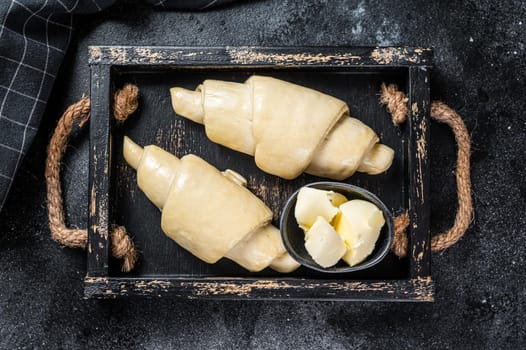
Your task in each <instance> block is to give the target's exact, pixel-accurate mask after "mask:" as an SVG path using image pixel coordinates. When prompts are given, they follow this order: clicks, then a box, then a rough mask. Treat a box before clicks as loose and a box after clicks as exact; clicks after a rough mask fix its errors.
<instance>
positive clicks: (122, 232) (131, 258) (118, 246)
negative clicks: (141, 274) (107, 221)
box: [111, 226, 138, 272]
mask: <svg viewBox="0 0 526 350" xmlns="http://www.w3.org/2000/svg"><path fill="white" fill-rule="evenodd" d="M111 254H112V255H113V256H114V257H116V258H117V259H122V271H123V272H129V271H131V270H132V269H133V267H134V266H135V263H136V262H137V258H138V255H137V250H135V245H134V244H133V241H132V240H131V239H130V237H129V236H128V233H127V232H126V229H125V228H124V226H116V227H115V228H113V231H111Z"/></svg>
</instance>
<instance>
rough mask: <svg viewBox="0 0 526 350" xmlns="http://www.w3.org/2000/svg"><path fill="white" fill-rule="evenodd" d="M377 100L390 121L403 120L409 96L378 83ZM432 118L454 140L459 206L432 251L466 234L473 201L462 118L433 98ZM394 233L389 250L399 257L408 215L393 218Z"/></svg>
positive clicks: (403, 251) (404, 247) (405, 244)
mask: <svg viewBox="0 0 526 350" xmlns="http://www.w3.org/2000/svg"><path fill="white" fill-rule="evenodd" d="M380 103H381V104H383V105H385V106H386V108H387V111H388V112H389V113H391V116H392V118H393V123H394V124H395V125H399V124H401V123H403V122H405V121H406V119H407V111H408V106H407V103H408V99H407V97H406V95H405V94H404V93H403V92H402V91H399V90H398V87H397V86H396V85H394V84H391V85H389V86H386V85H385V84H382V86H381V96H380ZM430 115H431V118H433V119H434V120H436V121H438V122H441V123H445V124H447V125H448V126H449V127H450V128H451V130H452V131H453V134H454V135H455V140H456V142H457V147H458V149H457V168H456V170H455V176H456V183H457V196H458V208H457V213H456V216H455V222H454V224H453V226H452V227H451V228H450V229H449V230H447V231H444V232H442V233H440V234H437V235H435V236H433V238H432V239H431V250H432V251H440V250H444V249H447V248H449V247H451V246H452V245H453V244H455V243H456V242H458V240H459V239H460V238H462V236H463V235H464V234H465V233H466V230H467V229H468V227H469V224H470V222H471V220H472V218H473V203H472V199H471V175H470V162H469V158H470V152H471V141H470V137H469V134H468V130H467V129H466V125H465V124H464V121H463V120H462V117H460V115H458V113H457V112H455V110H453V109H452V108H451V107H449V106H447V105H446V104H444V103H443V102H439V101H432V102H431V109H430ZM394 224H395V233H394V239H393V244H392V246H391V249H392V251H393V252H394V253H395V254H396V255H397V256H398V257H400V258H402V257H405V256H406V255H407V249H408V238H407V234H406V229H407V227H408V226H409V215H408V214H407V213H404V214H402V215H400V216H397V217H395V220H394Z"/></svg>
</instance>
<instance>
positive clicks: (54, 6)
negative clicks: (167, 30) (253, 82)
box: [0, 0, 233, 210]
mask: <svg viewBox="0 0 526 350" xmlns="http://www.w3.org/2000/svg"><path fill="white" fill-rule="evenodd" d="M232 1H233V0H145V2H147V3H150V4H151V5H153V6H157V7H162V8H175V9H178V8H179V9H180V8H186V9H191V8H193V9H206V8H209V7H211V6H215V5H220V4H224V3H227V2H232ZM114 2H116V0H0V23H1V24H0V210H2V207H3V205H4V202H5V200H6V197H7V194H8V192H9V188H10V187H11V184H12V182H13V178H14V177H15V175H16V171H17V169H18V167H19V166H20V163H21V161H22V159H23V157H24V153H25V152H27V150H28V148H29V146H30V145H31V142H32V140H33V138H34V137H35V134H36V132H37V128H38V126H39V124H40V119H41V117H42V114H43V113H44V109H45V106H46V102H47V100H48V97H49V94H50V93H51V87H52V85H53V82H54V80H55V77H56V75H57V72H58V69H59V67H60V63H61V62H62V59H63V57H64V53H65V51H66V49H67V47H68V44H69V41H70V38H71V32H72V30H73V28H72V15H73V14H75V13H95V12H98V11H101V10H103V9H104V8H107V7H108V6H110V5H112V4H113V3H114Z"/></svg>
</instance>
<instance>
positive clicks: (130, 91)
mask: <svg viewBox="0 0 526 350" xmlns="http://www.w3.org/2000/svg"><path fill="white" fill-rule="evenodd" d="M113 99H114V105H113V117H114V118H115V119H116V120H117V121H118V122H119V123H123V122H124V121H126V119H128V117H129V116H130V115H131V114H132V113H133V112H135V110H137V107H139V88H138V87H137V86H135V85H132V84H126V85H124V87H123V88H122V89H120V90H117V91H116V92H115V95H114V96H113Z"/></svg>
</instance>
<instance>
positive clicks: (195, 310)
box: [0, 0, 526, 349]
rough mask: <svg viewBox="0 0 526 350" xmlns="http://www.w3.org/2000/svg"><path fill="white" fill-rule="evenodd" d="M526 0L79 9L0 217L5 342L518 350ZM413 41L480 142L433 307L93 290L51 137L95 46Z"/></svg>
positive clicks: (83, 210)
mask: <svg viewBox="0 0 526 350" xmlns="http://www.w3.org/2000/svg"><path fill="white" fill-rule="evenodd" d="M525 21H526V3H525V2H523V1H507V2H498V1H489V0H483V1H463V2H460V1H455V2H453V1H427V2H422V1H414V0H413V1H404V2H393V1H379V0H376V1H312V2H303V1H292V0H291V1H278V0H269V1H248V2H245V3H241V4H239V5H238V6H233V7H225V8H222V9H219V10H216V11H211V12H204V13H193V12H182V13H181V12H180V13H177V12H168V11H152V10H150V9H148V8H145V7H142V5H140V4H135V3H132V4H126V5H118V6H117V7H114V8H112V9H110V10H108V11H105V12H104V13H102V14H98V15H93V16H86V17H79V18H77V27H78V28H79V30H78V31H77V33H76V35H75V37H74V38H73V43H72V46H71V49H70V50H69V52H68V55H67V58H66V61H65V63H64V65H63V67H62V70H61V73H60V75H59V77H58V80H57V84H56V87H55V89H54V92H53V97H52V99H51V101H50V103H49V105H48V108H47V112H46V116H45V121H44V123H43V125H42V128H41V130H40V132H39V136H38V137H37V140H36V142H35V143H34V145H33V147H32V149H31V151H30V152H29V154H28V155H27V157H26V160H25V162H24V164H23V166H22V168H21V169H20V172H19V176H18V178H17V180H16V182H15V185H14V187H13V189H12V192H11V197H10V199H9V200H8V203H7V205H6V207H5V209H4V211H3V212H2V213H1V214H0V266H1V268H0V347H1V348H22V347H28V348H85V347H93V348H98V349H106V348H108V349H109V348H112V349H116V348H125V349H132V348H165V347H191V348H204V347H207V348H220V347H221V348H223V347H224V348H247V347H253V348H267V347H270V348H286V347H294V348H309V347H310V348H336V349H340V348H341V349H343V348H380V347H382V348H383V347H390V348H408V347H411V348H413V347H414V348H424V347H425V348H440V349H443V348H521V345H523V344H524V343H525V342H526V333H525V331H524V317H523V314H524V312H525V311H526V310H525V307H526V287H525V286H526V284H525V282H526V274H525V273H524V268H525V261H524V258H525V256H526V244H525V243H526V242H525V235H526V233H525V229H524V227H525V225H526V216H525V213H526V206H525V204H524V198H525V197H526V181H525V179H526V173H525V167H524V161H525V160H526V159H525V158H526V157H525V146H524V139H525V131H526V118H524V116H523V113H524V110H525V108H526V102H525V101H526V100H525V99H524V92H525V87H526V83H525V78H526V63H525V62H526V60H525V58H526V57H525V56H526V51H525V48H524V45H525V41H526V35H525V27H526V23H524V22H525ZM90 44H131V45H142V44H144V45H192V46H195V45H208V46H214V45H411V46H432V47H434V48H435V62H436V66H435V69H434V72H433V75H432V95H433V98H435V99H441V100H444V101H445V102H447V103H448V104H449V105H451V106H452V107H454V108H456V109H457V110H458V111H459V112H460V114H461V115H462V116H464V118H465V121H466V124H467V127H468V129H469V130H470V132H471V134H472V137H473V158H472V166H473V170H472V176H473V199H474V203H475V209H476V216H475V220H474V222H473V224H472V227H471V229H470V230H469V231H468V233H467V235H466V236H465V237H464V238H463V239H462V240H461V241H460V243H458V244H457V245H456V246H455V247H453V248H452V249H450V250H448V251H446V252H444V253H440V254H433V261H432V269H433V276H434V279H435V281H436V285H437V288H436V302H435V303H433V304H375V303H335V302H332V303H331V302H210V301H177V300H169V299H162V300H139V299H137V300H125V299H124V300H117V301H95V300H83V299H82V291H83V290H82V288H83V284H82V278H83V276H84V274H85V254H84V252H82V251H78V250H71V249H60V248H59V247H58V246H57V244H56V243H54V242H53V241H51V239H50V238H49V229H48V227H47V219H46V210H45V203H46V199H45V184H44V158H45V149H46V142H47V140H48V138H49V136H50V133H51V130H52V128H53V127H54V125H55V123H56V120H57V118H58V116H59V115H60V114H61V112H62V111H63V110H64V109H65V107H66V106H67V105H68V104H70V103H72V102H73V101H75V100H76V99H78V98H79V97H80V96H81V95H82V94H85V93H87V92H88V91H89V89H88V86H89V78H88V66H87V64H86V61H87V46H88V45H90ZM431 137H432V141H431V175H432V178H433V181H432V182H431V190H432V202H431V206H432V232H437V231H439V230H442V229H445V228H447V227H448V225H450V223H451V222H452V219H453V218H454V208H455V205H456V198H455V191H454V177H453V170H454V159H455V157H454V156H455V148H454V146H453V141H454V140H453V137H452V136H451V134H450V132H449V130H448V129H447V128H446V127H444V126H441V125H437V124H433V125H432V128H431ZM87 143H88V138H87V134H85V135H80V137H77V138H75V141H74V142H73V144H72V145H71V146H70V147H69V150H68V156H67V157H66V162H65V166H64V173H65V177H64V191H65V193H66V202H67V219H68V222H70V223H74V224H77V225H78V226H80V227H84V226H85V225H86V216H87V205H86V203H87V165H88V154H87V152H88V148H87Z"/></svg>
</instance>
